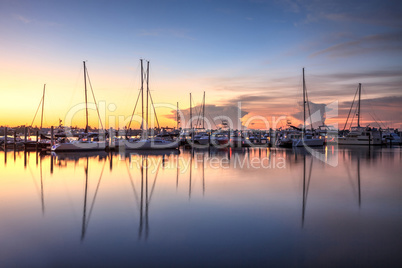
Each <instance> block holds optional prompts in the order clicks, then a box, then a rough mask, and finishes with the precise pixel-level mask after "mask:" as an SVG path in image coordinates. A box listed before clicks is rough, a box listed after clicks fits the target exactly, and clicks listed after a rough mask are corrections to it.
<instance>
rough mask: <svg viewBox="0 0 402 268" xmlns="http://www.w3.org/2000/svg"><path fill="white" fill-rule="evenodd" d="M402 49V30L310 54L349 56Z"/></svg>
mask: <svg viewBox="0 0 402 268" xmlns="http://www.w3.org/2000/svg"><path fill="white" fill-rule="evenodd" d="M393 51H399V52H400V51H402V32H394V33H385V34H376V35H369V36H365V37H362V38H358V39H356V40H352V41H348V42H343V43H339V44H336V45H332V46H330V47H328V48H325V49H322V50H319V51H316V52H314V53H312V54H310V57H316V56H319V55H327V56H329V57H347V56H351V55H359V54H366V53H372V52H382V53H384V52H393Z"/></svg>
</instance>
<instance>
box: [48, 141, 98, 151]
mask: <svg viewBox="0 0 402 268" xmlns="http://www.w3.org/2000/svg"><path fill="white" fill-rule="evenodd" d="M105 148H106V142H102V141H101V142H79V141H74V142H66V143H58V144H55V145H53V146H52V148H51V150H52V151H54V152H68V151H71V152H72V151H74V152H76V151H101V150H105Z"/></svg>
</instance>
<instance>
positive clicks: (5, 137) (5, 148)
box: [4, 127, 7, 152]
mask: <svg viewBox="0 0 402 268" xmlns="http://www.w3.org/2000/svg"><path fill="white" fill-rule="evenodd" d="M6 150H7V127H4V152H5V151H6Z"/></svg>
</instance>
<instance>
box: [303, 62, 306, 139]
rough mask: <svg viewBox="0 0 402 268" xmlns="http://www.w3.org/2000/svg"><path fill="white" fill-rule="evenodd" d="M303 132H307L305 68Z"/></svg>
mask: <svg viewBox="0 0 402 268" xmlns="http://www.w3.org/2000/svg"><path fill="white" fill-rule="evenodd" d="M303 134H306V81H305V80H304V68H303Z"/></svg>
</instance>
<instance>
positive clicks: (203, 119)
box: [202, 91, 205, 129]
mask: <svg viewBox="0 0 402 268" xmlns="http://www.w3.org/2000/svg"><path fill="white" fill-rule="evenodd" d="M204 123H205V91H204V103H203V105H202V128H203V129H204Z"/></svg>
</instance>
